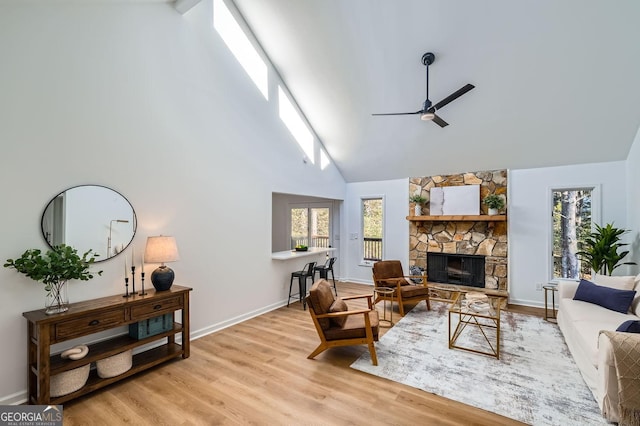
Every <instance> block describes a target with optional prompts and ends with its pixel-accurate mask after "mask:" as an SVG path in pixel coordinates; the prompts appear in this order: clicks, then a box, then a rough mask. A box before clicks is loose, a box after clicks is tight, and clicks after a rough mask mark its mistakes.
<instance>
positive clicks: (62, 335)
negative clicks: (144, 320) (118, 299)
mask: <svg viewBox="0 0 640 426" xmlns="http://www.w3.org/2000/svg"><path fill="white" fill-rule="evenodd" d="M125 323H126V322H125V311H124V309H114V310H111V311H106V312H102V313H100V314H92V315H86V316H83V317H80V318H77V319H74V320H69V321H64V322H59V323H56V324H55V338H56V341H58V342H59V341H63V340H68V339H73V338H74V337H80V336H86V335H87V334H92V333H97V332H98V331H103V330H108V329H110V328H114V327H118V326H120V325H125Z"/></svg>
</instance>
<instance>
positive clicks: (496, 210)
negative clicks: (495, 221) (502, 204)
mask: <svg viewBox="0 0 640 426" xmlns="http://www.w3.org/2000/svg"><path fill="white" fill-rule="evenodd" d="M497 214H498V209H489V216H495V215H497Z"/></svg>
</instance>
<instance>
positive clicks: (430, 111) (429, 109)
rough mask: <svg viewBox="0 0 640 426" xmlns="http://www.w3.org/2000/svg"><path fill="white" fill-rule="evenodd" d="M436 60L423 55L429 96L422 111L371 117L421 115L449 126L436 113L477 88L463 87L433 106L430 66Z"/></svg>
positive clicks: (425, 118) (441, 124)
mask: <svg viewBox="0 0 640 426" xmlns="http://www.w3.org/2000/svg"><path fill="white" fill-rule="evenodd" d="M435 59H436V55H434V54H433V53H431V52H427V53H425V54H424V55H422V63H423V64H424V66H425V67H426V70H427V72H426V75H427V87H426V93H427V96H426V100H425V101H424V105H423V107H422V109H421V110H420V111H415V112H389V113H382V114H371V115H414V114H420V119H421V120H422V121H433V122H434V123H436V124H437V125H438V126H440V127H446V126H448V125H449V123H447V122H446V121H444V120H443V119H442V118H440V117H439V116H438V115H436V111H437V110H439V109H440V108H442V107H443V106H445V105H447V104H449V103H451V102H453V101H455V100H456V99H458V98H459V97H460V96H462V95H464V94H465V93H467V92H468V91H469V90H471V89H473V88H474V87H475V86H474V85H473V84H466V85H464V86H463V87H461V88H460V89H458V90H456V91H455V92H453V93H452V94H450V95H449V96H447V97H446V98H444V99H442V100H441V101H440V102H437V103H436V104H432V103H431V101H430V100H429V65H431V64H433V61H435Z"/></svg>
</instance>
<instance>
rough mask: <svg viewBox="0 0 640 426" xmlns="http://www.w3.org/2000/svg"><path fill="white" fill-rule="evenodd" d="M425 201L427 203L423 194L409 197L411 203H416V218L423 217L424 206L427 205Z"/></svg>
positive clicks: (414, 212)
mask: <svg viewBox="0 0 640 426" xmlns="http://www.w3.org/2000/svg"><path fill="white" fill-rule="evenodd" d="M425 201H427V199H426V198H425V197H423V196H422V194H413V195H412V196H410V197H409V202H411V203H415V206H413V215H414V216H420V215H422V205H423V204H424V203H425Z"/></svg>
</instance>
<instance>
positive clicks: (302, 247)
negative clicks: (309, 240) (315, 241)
mask: <svg viewBox="0 0 640 426" xmlns="http://www.w3.org/2000/svg"><path fill="white" fill-rule="evenodd" d="M295 250H296V251H307V250H309V247H307V246H298V247H296V248H295Z"/></svg>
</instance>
